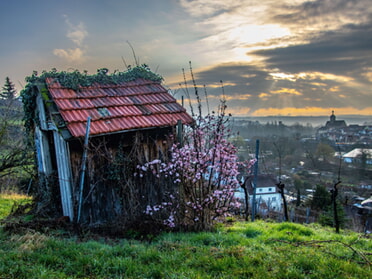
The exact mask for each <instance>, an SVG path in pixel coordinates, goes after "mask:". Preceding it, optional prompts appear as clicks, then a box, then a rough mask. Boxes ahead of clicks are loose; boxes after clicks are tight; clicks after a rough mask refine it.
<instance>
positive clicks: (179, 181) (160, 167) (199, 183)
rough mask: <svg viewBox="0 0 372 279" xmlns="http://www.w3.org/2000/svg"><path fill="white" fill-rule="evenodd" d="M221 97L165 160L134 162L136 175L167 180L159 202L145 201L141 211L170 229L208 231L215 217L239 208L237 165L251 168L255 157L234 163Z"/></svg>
mask: <svg viewBox="0 0 372 279" xmlns="http://www.w3.org/2000/svg"><path fill="white" fill-rule="evenodd" d="M225 109H226V105H225V101H221V105H220V107H219V110H218V112H217V113H212V114H208V115H207V116H205V117H202V116H201V115H199V116H198V117H196V119H195V125H194V126H192V127H188V129H187V130H186V131H185V133H184V140H183V144H182V145H181V144H180V143H177V142H175V143H174V145H173V147H172V149H171V156H170V159H169V161H167V162H161V161H160V160H154V161H152V162H149V163H146V164H145V165H143V166H138V169H139V171H140V172H139V173H140V176H142V175H144V172H152V173H153V175H155V176H156V177H157V178H158V181H165V180H168V181H169V180H171V182H172V183H173V184H174V187H173V191H171V192H169V193H168V194H167V196H166V197H164V198H163V202H162V203H161V204H155V205H154V204H149V205H148V206H147V208H146V214H148V215H149V216H151V217H152V218H160V219H162V222H163V224H165V225H167V226H169V227H172V228H183V229H187V230H197V231H200V230H209V229H211V227H212V225H213V223H214V222H215V221H219V220H222V219H223V218H224V217H226V216H229V215H230V214H231V213H232V212H234V210H236V209H237V208H239V207H240V203H239V201H238V200H237V199H236V198H235V197H234V192H235V191H236V189H237V188H238V187H239V186H240V184H239V180H238V174H239V172H238V168H239V167H241V166H242V165H243V167H245V168H246V169H247V170H249V169H250V167H251V166H252V164H253V163H254V161H250V162H238V157H237V154H236V153H237V150H236V148H235V146H234V145H233V144H232V143H231V142H229V141H228V138H229V137H230V136H231V130H230V129H229V127H228V122H229V116H226V115H225Z"/></svg>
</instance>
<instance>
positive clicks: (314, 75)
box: [270, 72, 354, 86]
mask: <svg viewBox="0 0 372 279" xmlns="http://www.w3.org/2000/svg"><path fill="white" fill-rule="evenodd" d="M270 76H272V77H273V79H274V80H289V81H293V82H295V81H297V80H299V79H302V80H318V79H319V80H333V81H337V82H342V83H345V82H350V81H353V80H354V79H353V78H352V77H347V76H340V75H335V74H330V73H321V72H302V73H298V74H288V73H277V72H273V73H270ZM312 84H313V85H317V86H325V85H326V84H324V83H312Z"/></svg>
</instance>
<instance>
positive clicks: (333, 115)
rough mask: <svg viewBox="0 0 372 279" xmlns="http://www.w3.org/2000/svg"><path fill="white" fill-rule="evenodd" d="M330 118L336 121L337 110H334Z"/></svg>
mask: <svg viewBox="0 0 372 279" xmlns="http://www.w3.org/2000/svg"><path fill="white" fill-rule="evenodd" d="M329 120H330V121H331V122H332V123H334V122H335V121H336V115H335V111H334V110H332V115H331V116H330V117H329Z"/></svg>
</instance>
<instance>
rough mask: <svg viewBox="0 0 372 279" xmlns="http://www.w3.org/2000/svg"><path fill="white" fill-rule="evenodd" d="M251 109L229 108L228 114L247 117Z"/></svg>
mask: <svg viewBox="0 0 372 279" xmlns="http://www.w3.org/2000/svg"><path fill="white" fill-rule="evenodd" d="M250 111H251V109H250V108H249V107H233V108H231V107H227V110H226V112H227V113H231V114H232V115H233V116H247V115H249V112H250Z"/></svg>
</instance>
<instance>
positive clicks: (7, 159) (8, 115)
mask: <svg viewBox="0 0 372 279" xmlns="http://www.w3.org/2000/svg"><path fill="white" fill-rule="evenodd" d="M22 116H23V113H22V103H21V102H20V100H19V99H18V98H17V96H16V90H15V88H14V84H13V83H12V82H11V81H10V79H9V78H8V77H7V78H6V80H5V85H4V87H3V88H2V91H1V92H0V193H1V192H4V191H10V190H12V191H17V190H18V189H19V188H20V184H21V183H22V179H24V178H25V176H27V175H25V174H26V173H27V171H28V167H29V164H30V163H31V161H32V155H31V153H30V150H28V149H27V148H26V146H25V142H24V134H23V132H24V130H23V128H22V121H21V120H22Z"/></svg>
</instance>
